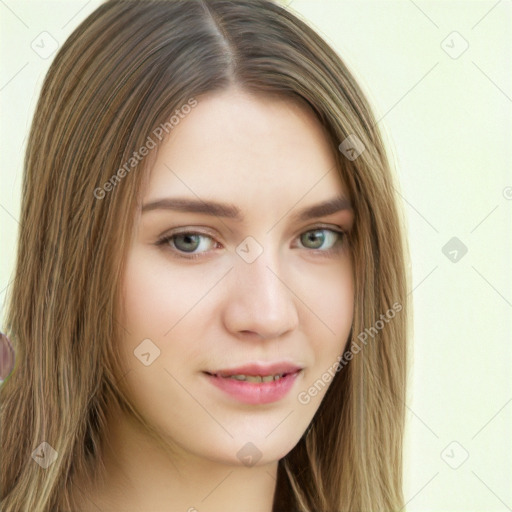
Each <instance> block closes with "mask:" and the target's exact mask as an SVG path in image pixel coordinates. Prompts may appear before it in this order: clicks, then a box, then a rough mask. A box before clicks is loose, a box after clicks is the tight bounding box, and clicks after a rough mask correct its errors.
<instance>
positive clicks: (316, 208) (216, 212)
mask: <svg viewBox="0 0 512 512" xmlns="http://www.w3.org/2000/svg"><path fill="white" fill-rule="evenodd" d="M153 210H175V211H180V212H188V213H202V214H205V215H213V216H216V217H225V218H228V219H232V220H235V221H237V222H243V220H244V216H243V215H242V212H241V211H240V209H239V208H238V207H237V206H235V205H234V204H228V203H219V202H216V201H202V200H195V199H187V198H181V197H175V198H170V197H168V198H165V199H158V200H156V201H153V202H151V203H147V204H145V205H143V206H142V213H145V212H149V211H153ZM343 210H352V206H351V204H350V201H349V200H348V199H347V198H346V197H345V196H336V197H333V198H331V199H328V200H327V201H323V202H321V203H317V204H314V205H311V206H307V207H305V208H302V209H301V210H299V211H298V212H296V213H295V214H294V215H293V220H295V221H299V222H302V221H306V220H310V219H314V218H316V217H324V216H327V215H332V214H334V213H338V212H340V211H343Z"/></svg>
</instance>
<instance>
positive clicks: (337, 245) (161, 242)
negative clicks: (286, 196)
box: [155, 226, 346, 260]
mask: <svg viewBox="0 0 512 512" xmlns="http://www.w3.org/2000/svg"><path fill="white" fill-rule="evenodd" d="M313 231H329V232H331V233H334V234H335V235H338V239H337V240H336V241H335V242H334V246H333V247H331V248H330V249H327V250H322V249H309V252H313V253H314V254H319V255H321V256H326V257H328V256H332V255H334V254H338V253H339V252H340V251H341V250H342V249H343V247H344V240H345V238H346V232H345V231H342V230H337V229H332V228H327V227H325V226H316V227H314V228H311V229H308V230H306V231H303V232H302V233H301V234H300V235H299V236H298V237H297V238H300V236H302V235H304V234H306V233H311V232H313ZM180 235H199V236H201V237H205V238H210V239H211V240H214V238H213V237H212V236H211V235H209V234H206V233H201V232H198V231H180V232H175V233H170V234H167V235H164V236H162V237H161V238H159V239H158V240H157V242H156V243H155V245H157V246H159V247H163V246H165V245H168V248H169V249H170V250H171V251H172V252H173V253H174V256H175V257H177V258H183V259H186V260H197V259H199V258H205V257H207V252H200V253H185V252H183V251H180V250H179V249H177V248H176V247H172V246H171V245H170V243H169V242H171V241H172V240H173V239H174V238H175V237H177V236H180ZM214 241H215V240H214ZM217 243H218V242H217ZM304 249H308V248H307V247H304ZM185 254H187V255H186V256H185Z"/></svg>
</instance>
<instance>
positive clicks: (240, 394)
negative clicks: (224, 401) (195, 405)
mask: <svg viewBox="0 0 512 512" xmlns="http://www.w3.org/2000/svg"><path fill="white" fill-rule="evenodd" d="M302 370H303V368H302V367H300V366H298V365H295V364H291V363H287V362H276V363H270V364H268V363H251V364H247V365H243V366H238V367H233V368H229V369H222V370H215V371H212V372H203V373H204V375H205V376H206V378H207V379H208V381H209V382H210V383H211V384H213V385H214V386H215V387H217V388H218V389H220V390H222V391H224V392H225V393H226V394H228V395H230V396H231V397H232V398H234V399H235V400H237V401H239V402H243V403H246V404H252V405H257V404H268V403H272V402H277V401H279V400H281V399H282V398H284V397H285V396H286V395H287V394H288V393H289V391H290V390H291V388H292V387H293V385H294V383H295V381H296V379H297V377H299V376H300V375H302ZM281 373H283V374H285V375H284V376H283V377H281V378H280V379H279V380H274V381H270V382H247V381H240V380H235V379H230V378H228V376H230V375H252V376H256V375H262V376H263V375H277V374H281Z"/></svg>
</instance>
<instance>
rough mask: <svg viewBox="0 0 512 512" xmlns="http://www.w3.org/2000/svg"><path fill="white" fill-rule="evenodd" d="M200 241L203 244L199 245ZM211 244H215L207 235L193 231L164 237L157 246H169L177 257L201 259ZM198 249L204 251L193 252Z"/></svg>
mask: <svg viewBox="0 0 512 512" xmlns="http://www.w3.org/2000/svg"><path fill="white" fill-rule="evenodd" d="M202 241H203V243H201V242H202ZM204 241H206V242H204ZM212 243H215V240H214V239H213V238H212V237H211V236H209V235H206V234H204V233H197V232H194V231H184V232H182V233H174V234H169V235H165V236H164V237H162V238H161V239H160V240H158V242H157V245H161V246H163V245H169V246H170V249H171V250H172V251H173V252H174V253H175V254H176V256H177V257H179V258H187V259H192V258H199V257H201V255H202V254H204V253H205V252H207V250H208V246H211V245H212ZM200 248H202V249H205V250H204V251H199V252H195V251H197V249H200ZM180 253H182V254H180Z"/></svg>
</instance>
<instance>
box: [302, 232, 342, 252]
mask: <svg viewBox="0 0 512 512" xmlns="http://www.w3.org/2000/svg"><path fill="white" fill-rule="evenodd" d="M344 235H345V233H344V232H343V231H339V230H334V229H330V228H323V227H318V228H314V229H311V230H309V231H306V232H304V233H302V235H300V237H299V238H300V242H301V244H303V245H304V246H305V247H306V248H308V249H313V250H319V251H321V252H324V253H327V254H330V253H332V252H335V251H337V250H340V249H341V246H342V242H343V236H344ZM325 245H327V247H324V248H321V247H322V246H325Z"/></svg>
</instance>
